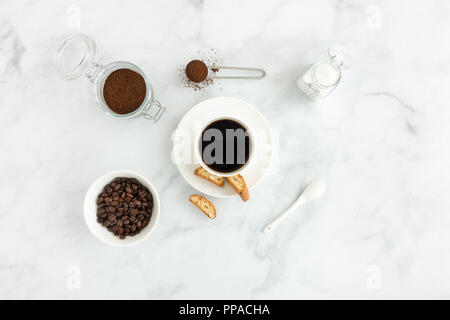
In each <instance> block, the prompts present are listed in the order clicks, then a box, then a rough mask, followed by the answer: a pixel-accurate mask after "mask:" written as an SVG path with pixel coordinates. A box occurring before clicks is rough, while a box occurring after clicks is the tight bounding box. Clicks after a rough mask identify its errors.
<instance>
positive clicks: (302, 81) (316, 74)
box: [297, 47, 344, 100]
mask: <svg viewBox="0 0 450 320" xmlns="http://www.w3.org/2000/svg"><path fill="white" fill-rule="evenodd" d="M328 56H329V60H320V61H318V62H316V63H314V64H313V65H312V66H311V67H310V68H309V69H308V70H307V71H306V72H305V73H304V74H303V75H302V76H301V77H300V78H299V79H298V80H297V86H298V87H299V88H300V89H301V90H302V91H303V92H304V93H305V94H306V95H307V96H308V97H309V98H311V99H313V100H316V99H318V98H325V97H327V96H328V95H329V94H330V93H331V92H332V91H333V90H334V89H336V87H337V85H338V84H339V82H340V81H341V78H342V66H343V64H344V49H343V48H342V47H334V48H330V49H328Z"/></svg>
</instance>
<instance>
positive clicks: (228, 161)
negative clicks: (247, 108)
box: [200, 119, 251, 173]
mask: <svg viewBox="0 0 450 320" xmlns="http://www.w3.org/2000/svg"><path fill="white" fill-rule="evenodd" d="M200 146H201V152H202V154H201V156H202V159H203V162H204V163H205V164H206V165H207V166H208V167H210V168H211V169H212V170H215V171H217V172H221V173H231V172H233V171H237V170H239V169H240V168H242V167H243V166H245V164H246V163H247V161H248V160H249V157H250V148H251V146H250V137H249V132H248V130H247V128H245V127H244V126H243V125H242V124H240V123H239V122H237V121H235V120H232V119H220V120H216V121H214V122H212V123H211V124H209V125H208V126H207V127H206V128H205V129H204V130H203V132H202V135H201V141H200Z"/></svg>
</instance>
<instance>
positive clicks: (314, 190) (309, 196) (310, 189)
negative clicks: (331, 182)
mask: <svg viewBox="0 0 450 320" xmlns="http://www.w3.org/2000/svg"><path fill="white" fill-rule="evenodd" d="M325 190H326V187H325V184H323V183H322V182H319V181H315V182H311V183H310V184H309V185H308V186H307V187H306V189H305V190H304V191H303V193H302V194H301V195H300V197H298V199H297V201H295V202H294V204H293V205H292V206H290V207H289V209H287V210H286V211H285V212H283V213H282V214H281V215H280V216H279V217H278V218H276V219H275V220H273V221H272V222H271V223H269V224H268V225H267V226H266V227H265V228H264V229H263V232H264V233H269V232H270V231H272V230H273V229H275V228H276V226H278V225H279V224H280V222H281V221H283V220H284V219H285V218H286V217H287V216H288V215H289V214H291V213H292V212H293V211H294V210H295V209H297V208H298V207H300V206H301V205H302V204H305V203H307V202H309V201H311V200H314V199H316V198H318V197H320V196H321V195H322V194H323V193H324V192H325Z"/></svg>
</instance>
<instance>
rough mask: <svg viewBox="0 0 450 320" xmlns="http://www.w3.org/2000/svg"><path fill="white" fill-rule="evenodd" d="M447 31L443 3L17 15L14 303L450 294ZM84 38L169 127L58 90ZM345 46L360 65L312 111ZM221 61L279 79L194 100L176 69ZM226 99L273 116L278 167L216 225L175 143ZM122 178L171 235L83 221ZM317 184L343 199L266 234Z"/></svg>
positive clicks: (341, 0) (9, 207) (38, 5)
mask: <svg viewBox="0 0 450 320" xmlns="http://www.w3.org/2000/svg"><path fill="white" fill-rule="evenodd" d="M78 12H79V17H80V20H79V21H78V20H77V17H78ZM449 15H450V3H449V2H448V1H445V0H440V1H406V0H404V1H375V0H374V1H356V0H335V1H333V0H327V1H325V0H320V1H317V0H314V1H313V0H309V1H285V0H282V1H256V0H255V1H241V0H237V1H201V0H197V1H170V5H169V2H168V1H162V0H161V1H127V2H124V1H95V2H93V1H46V2H43V1H31V0H30V1H24V0H22V1H0V108H1V111H2V116H1V117H0V150H1V157H0V164H1V165H0V170H1V171H0V174H1V179H0V195H1V196H0V197H1V201H0V243H1V244H0V283H1V285H0V297H1V298H64V299H69V298H151V299H176V298H224V299H227V298H255V299H258V298H275V299H277V298H350V297H353V298H399V297H402V298H412V297H414V298H417V297H437V298H443V297H447V298H448V297H450V232H449V228H450V216H449V210H450V197H449V196H448V193H449V192H450V170H449V169H448V167H449V162H450V150H449V148H448V137H449V136H450V126H449V125H448V122H449V118H450V108H449V107H448V101H449V100H450V91H449V86H450V70H449V66H450V64H449V62H450V54H449V53H450V52H449V51H450V50H449V49H450V45H449V44H448V41H447V39H448V34H449V31H450V19H449ZM78 22H80V23H79V27H80V31H82V32H84V33H87V34H89V35H90V36H92V37H93V38H94V39H95V40H96V43H97V46H98V47H99V48H100V51H101V52H100V56H101V57H100V59H99V60H100V62H111V61H114V60H120V59H122V60H128V61H131V62H135V63H136V64H138V65H139V66H140V67H141V68H142V69H143V70H145V72H146V74H147V75H148V77H149V78H150V79H151V83H152V85H153V87H154V90H155V94H156V97H157V99H158V100H160V101H161V103H163V104H164V105H165V106H167V108H168V111H167V113H166V114H165V116H164V118H163V119H162V120H161V122H160V123H159V124H158V125H153V124H152V123H150V122H148V121H146V120H144V119H137V120H132V121H124V120H118V119H113V118H111V117H108V116H106V115H105V114H103V113H102V112H101V111H100V109H99V108H98V107H97V105H96V103H95V101H94V98H93V95H92V91H91V88H90V86H89V83H88V81H86V80H84V79H78V80H75V81H71V82H68V81H64V80H62V79H60V78H59V77H58V75H57V74H56V72H55V61H56V60H55V59H56V58H55V48H56V46H57V41H56V40H57V39H58V37H60V36H61V35H63V34H65V33H66V32H68V31H70V30H69V29H73V28H77V27H78ZM335 44H342V45H345V46H347V49H348V50H349V51H350V53H351V54H352V65H351V68H350V69H348V70H346V72H345V74H344V80H343V83H342V85H341V86H340V87H339V88H338V89H337V90H336V92H335V93H333V95H332V96H330V98H329V99H327V100H324V101H322V102H319V103H316V104H313V103H310V102H308V101H307V100H306V99H305V98H304V97H303V96H302V94H301V93H300V91H299V90H298V89H297V88H296V86H295V81H296V78H297V77H298V76H299V75H300V74H301V72H302V71H303V70H304V69H305V68H306V67H307V66H308V65H309V64H311V63H312V62H314V60H316V59H317V58H319V57H322V56H323V55H324V54H325V50H326V49H327V47H329V46H330V45H335ZM209 48H214V49H215V50H216V51H217V57H218V59H219V61H220V62H222V63H223V64H228V65H249V66H250V65H251V66H256V67H258V66H261V67H264V68H265V69H266V71H267V74H268V76H267V78H266V79H264V80H263V81H247V82H244V81H242V82H238V81H227V82H225V81H222V83H221V84H219V85H217V86H215V87H213V88H211V89H209V90H208V91H207V92H205V93H194V92H192V91H191V90H189V89H186V88H184V87H183V86H182V85H181V83H180V81H179V79H178V78H177V69H178V67H179V66H180V65H181V64H182V63H184V62H186V61H187V60H188V59H189V58H191V57H192V56H193V53H195V52H196V51H197V50H207V49H209ZM215 96H234V97H238V98H241V99H244V100H246V101H248V102H250V103H252V104H254V105H255V106H257V107H258V108H259V110H260V111H261V112H262V113H263V114H264V115H265V116H266V117H267V119H268V121H269V123H270V125H271V126H272V128H273V129H274V131H275V132H278V133H279V137H280V152H279V157H278V159H279V166H278V171H277V173H276V174H273V175H270V176H267V177H266V178H265V180H264V181H263V182H262V183H261V184H260V185H259V186H258V187H257V188H256V189H254V190H253V191H252V192H251V201H249V202H248V203H246V204H243V203H242V202H241V201H240V199H239V198H237V197H236V198H232V199H228V200H225V199H220V200H214V202H215V203H216V206H217V208H218V210H219V214H218V218H217V219H216V220H215V221H210V220H208V219H206V218H205V217H204V216H202V215H201V214H200V213H199V212H197V211H196V210H195V209H194V208H193V207H192V206H191V205H190V204H189V203H188V201H187V198H188V196H189V195H190V194H191V193H192V192H194V190H193V189H192V188H191V187H190V186H189V185H188V184H187V183H185V181H184V180H183V179H182V178H181V176H180V175H179V173H178V171H177V169H176V167H175V166H174V165H173V164H172V163H171V162H170V150H171V143H170V134H171V132H172V130H173V129H174V128H175V127H176V124H177V123H178V121H179V120H180V119H181V117H182V115H183V114H184V113H185V112H186V111H187V110H189V108H190V107H191V106H193V105H194V104H196V103H198V102H199V101H201V100H203V99H206V98H209V97H215ZM113 169H129V170H135V171H137V172H139V173H141V174H143V175H145V176H146V177H148V178H149V179H150V180H151V181H152V182H153V183H154V184H155V186H156V187H157V188H158V190H159V192H160V197H161V201H162V212H161V220H160V224H159V226H158V228H157V229H156V230H155V233H154V234H152V236H151V237H150V238H149V239H147V240H146V241H144V242H143V243H142V244H140V245H138V246H135V247H130V248H125V249H122V248H114V247H108V246H106V245H104V244H102V243H100V242H99V241H98V240H96V239H95V238H94V237H93V236H92V235H91V234H90V233H89V231H88V229H87V227H86V226H85V224H84V221H83V217H82V203H83V197H84V194H85V192H86V190H87V188H88V186H89V185H90V183H91V182H92V181H93V180H94V179H96V178H97V177H98V176H100V175H102V174H103V173H105V172H107V171H110V170H113ZM316 177H325V179H326V182H327V185H328V192H327V194H326V196H325V197H323V198H322V199H321V200H319V201H317V202H314V203H311V204H309V205H307V206H306V207H304V208H303V209H302V210H300V211H298V212H297V213H296V214H294V215H293V216H291V217H290V218H289V220H288V221H286V222H285V223H284V224H283V225H280V227H279V229H278V230H277V231H276V232H274V233H273V234H271V235H269V236H266V235H263V234H262V233H261V232H260V231H261V228H262V227H263V226H264V225H265V223H267V222H268V221H270V220H271V219H272V218H274V217H275V216H276V215H278V214H279V213H280V212H281V211H282V210H283V209H284V208H286V207H287V206H288V205H289V204H290V203H291V202H292V201H293V200H294V199H295V198H296V197H297V195H298V194H299V192H300V190H301V189H302V188H303V187H304V186H305V184H306V183H307V182H308V181H310V180H311V179H314V178H316ZM78 276H79V278H78ZM77 279H79V280H80V281H79V282H78V281H77Z"/></svg>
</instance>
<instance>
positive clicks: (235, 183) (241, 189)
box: [225, 174, 250, 201]
mask: <svg viewBox="0 0 450 320" xmlns="http://www.w3.org/2000/svg"><path fill="white" fill-rule="evenodd" d="M225 179H226V180H227V182H228V183H229V184H230V185H231V186H232V187H233V189H234V190H235V191H236V192H237V193H238V194H239V195H240V196H241V198H242V200H244V201H248V199H249V198H250V194H249V192H248V188H247V184H246V183H245V180H244V178H243V177H242V176H241V175H240V174H238V175H235V176H233V177H226V178H225Z"/></svg>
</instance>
